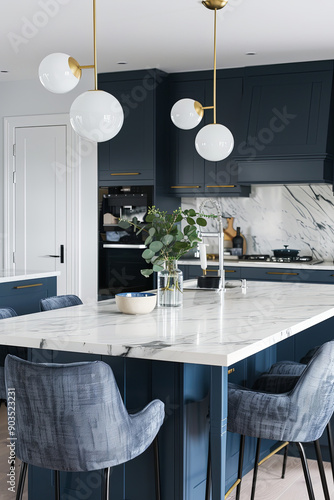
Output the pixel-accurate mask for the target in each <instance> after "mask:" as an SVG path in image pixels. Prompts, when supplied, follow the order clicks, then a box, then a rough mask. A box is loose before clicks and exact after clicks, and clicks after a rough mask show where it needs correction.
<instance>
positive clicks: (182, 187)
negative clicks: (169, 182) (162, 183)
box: [171, 186, 201, 189]
mask: <svg viewBox="0 0 334 500" xmlns="http://www.w3.org/2000/svg"><path fill="white" fill-rule="evenodd" d="M200 187H201V186H171V188H172V189H199V188H200Z"/></svg>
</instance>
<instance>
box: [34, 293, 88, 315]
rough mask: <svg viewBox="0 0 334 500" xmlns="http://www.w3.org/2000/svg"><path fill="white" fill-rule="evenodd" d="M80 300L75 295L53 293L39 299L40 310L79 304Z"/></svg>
mask: <svg viewBox="0 0 334 500" xmlns="http://www.w3.org/2000/svg"><path fill="white" fill-rule="evenodd" d="M80 304H82V300H81V299H79V297H78V296H77V295H55V296H54V297H47V298H45V299H41V300H40V308H41V311H51V310H52V309H62V308H63V307H71V306H79V305H80Z"/></svg>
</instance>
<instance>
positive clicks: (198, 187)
mask: <svg viewBox="0 0 334 500" xmlns="http://www.w3.org/2000/svg"><path fill="white" fill-rule="evenodd" d="M178 76H179V75H177V76H176V77H175V80H174V79H172V81H171V82H170V100H169V102H170V109H171V108H172V106H173V104H174V103H176V102H177V101H179V100H180V99H184V98H187V97H188V98H190V99H194V100H195V101H199V102H200V103H201V104H202V105H203V106H204V104H203V103H204V102H205V101H206V97H205V81H203V80H196V79H195V77H193V79H186V80H185V81H182V80H181V81H180V80H179V78H178ZM182 76H183V77H184V76H185V75H182ZM169 120H170V141H171V142H170V145H171V151H170V155H171V156H170V160H171V173H172V177H171V186H170V189H171V193H172V194H174V193H175V194H176V195H177V196H179V195H181V194H182V196H198V195H199V194H200V193H202V192H203V191H204V189H205V187H204V166H205V161H204V159H203V158H202V157H201V156H200V155H199V154H198V153H197V152H196V150H195V138H196V135H197V133H198V131H199V129H200V127H201V126H203V125H201V124H202V122H203V120H202V122H201V124H200V125H199V126H198V127H195V128H193V129H191V130H181V129H179V128H177V127H176V126H175V125H174V124H173V123H172V121H171V119H170V118H169Z"/></svg>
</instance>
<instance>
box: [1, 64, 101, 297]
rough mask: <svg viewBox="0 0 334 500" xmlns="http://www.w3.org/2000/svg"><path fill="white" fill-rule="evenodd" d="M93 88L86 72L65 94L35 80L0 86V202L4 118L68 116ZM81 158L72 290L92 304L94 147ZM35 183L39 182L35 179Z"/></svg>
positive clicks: (94, 273) (94, 271)
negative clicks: (76, 267)
mask: <svg viewBox="0 0 334 500" xmlns="http://www.w3.org/2000/svg"><path fill="white" fill-rule="evenodd" d="M91 88H93V77H92V75H91V74H90V72H89V71H87V72H83V77H82V80H81V81H80V83H79V84H78V86H77V87H76V89H74V90H73V91H72V92H69V93H67V94H52V93H51V92H48V91H47V90H45V89H44V87H43V86H42V85H41V84H40V82H39V80H38V77H36V79H35V80H27V81H16V82H6V83H3V82H1V83H0V114H1V121H0V137H1V146H2V147H1V151H2V154H1V157H0V193H1V200H3V182H4V154H3V151H4V117H9V116H24V115H39V114H42V115H44V114H58V113H68V112H69V109H70V106H71V104H72V102H73V101H74V99H75V98H76V97H77V96H78V95H79V94H81V93H82V92H84V91H85V90H89V89H91ZM83 150H84V154H82V155H80V158H79V159H78V161H77V162H75V165H77V166H78V168H79V169H80V172H79V182H80V196H79V199H80V200H79V207H78V212H77V219H78V221H77V222H78V224H80V227H81V231H80V234H81V238H80V239H81V241H80V242H78V245H77V251H76V252H77V255H76V258H78V260H79V262H80V266H79V269H80V276H79V288H78V289H76V290H73V292H74V293H78V294H79V295H80V297H81V298H82V300H83V301H85V302H87V301H88V300H95V298H96V296H97V154H96V146H95V145H92V144H91V143H89V147H86V148H83ZM36 182H38V179H36ZM3 208H4V207H3V201H2V202H1V203H0V251H1V255H0V266H1V268H3V241H4V239H5V238H6V237H7V235H6V234H4V221H3V218H4V210H3Z"/></svg>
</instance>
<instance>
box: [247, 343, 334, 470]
mask: <svg viewBox="0 0 334 500" xmlns="http://www.w3.org/2000/svg"><path fill="white" fill-rule="evenodd" d="M318 349H319V346H317V347H314V348H312V349H311V350H309V351H308V352H307V354H306V355H305V356H303V358H301V360H300V362H299V363H297V362H294V361H279V362H277V363H275V364H273V365H272V366H271V368H270V370H269V371H268V372H267V373H264V374H262V375H261V376H260V377H259V378H258V379H257V380H256V381H255V383H254V386H253V389H254V390H258V391H263V392H272V393H276V394H278V393H283V392H288V391H291V390H292V389H293V387H294V386H295V385H296V383H297V381H298V379H299V377H300V376H301V375H302V373H303V371H304V370H305V368H306V366H307V364H308V363H309V362H310V361H311V359H312V357H313V356H314V354H315V353H316V352H317V350H318ZM326 431H327V438H328V449H329V456H330V462H331V468H332V476H333V480H334V445H333V435H332V428H331V422H330V421H329V422H328V424H327V426H326ZM287 450H288V445H287V446H286V448H285V453H284V460H283V469H282V478H283V477H284V474H285V468H286V459H287Z"/></svg>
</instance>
